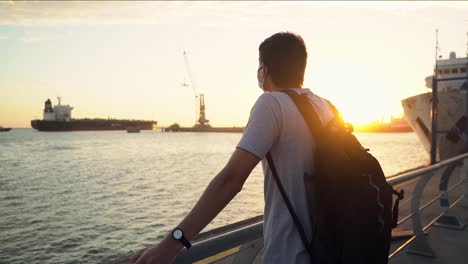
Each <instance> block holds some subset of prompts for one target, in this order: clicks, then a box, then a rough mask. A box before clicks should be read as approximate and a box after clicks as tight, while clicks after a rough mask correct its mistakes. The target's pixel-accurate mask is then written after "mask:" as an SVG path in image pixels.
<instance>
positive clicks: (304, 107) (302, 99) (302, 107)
mask: <svg viewBox="0 0 468 264" xmlns="http://www.w3.org/2000/svg"><path fill="white" fill-rule="evenodd" d="M281 92H283V93H285V94H287V95H288V96H289V97H290V98H291V100H292V101H293V102H294V104H295V105H296V107H297V109H298V110H299V112H300V114H301V116H302V117H303V118H304V120H305V121H306V124H307V126H308V128H309V130H310V132H311V133H312V135H313V136H314V137H315V138H317V137H321V134H322V133H323V131H324V128H323V126H322V122H321V121H320V118H319V115H318V114H317V112H316V111H315V109H314V107H313V106H312V105H311V104H310V101H309V98H308V97H307V95H306V94H301V95H299V94H297V93H296V92H294V91H292V90H289V89H283V90H281ZM266 159H267V162H268V165H269V166H270V169H271V172H272V174H273V177H274V179H275V182H276V185H278V189H279V191H280V193H281V196H282V197H283V200H284V203H285V204H286V207H287V208H288V211H289V214H290V215H291V217H292V219H293V222H294V225H295V226H296V228H297V231H298V232H299V235H300V237H301V240H302V243H303V244H304V247H305V248H306V250H307V252H308V253H309V254H310V255H311V256H313V252H312V250H311V247H310V243H309V242H308V241H307V236H306V234H305V231H304V227H303V226H302V224H301V222H300V221H299V218H298V217H297V214H296V212H295V211H294V208H293V207H292V204H291V202H290V201H289V199H288V196H287V195H286V192H285V191H284V188H283V185H282V184H281V181H280V178H279V176H278V172H277V170H276V167H275V163H274V162H273V158H272V157H271V154H270V152H268V153H267V155H266Z"/></svg>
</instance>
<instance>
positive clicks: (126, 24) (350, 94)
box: [0, 1, 468, 127]
mask: <svg viewBox="0 0 468 264" xmlns="http://www.w3.org/2000/svg"><path fill="white" fill-rule="evenodd" d="M436 28H438V29H439V45H440V51H441V54H442V55H443V56H444V57H448V54H449V52H450V51H455V52H456V53H457V55H458V56H465V53H466V45H467V31H468V3H467V2H443V3H442V2H329V3H327V2H250V1H246V2H234V1H229V2H165V1H163V2H65V1H64V2H62V1H54V2H0V99H1V104H0V125H1V126H10V127H30V120H32V119H35V118H42V109H43V107H44V101H45V100H46V99H47V98H50V99H51V100H52V101H53V103H54V104H55V103H57V99H56V97H57V96H61V97H62V103H63V104H70V105H71V106H73V107H74V110H73V112H72V115H73V117H74V118H84V117H90V118H94V117H103V118H107V117H112V118H133V119H153V120H157V121H158V122H159V124H160V125H162V126H166V125H170V124H172V123H174V122H178V123H179V124H182V125H184V126H191V125H193V124H194V119H195V98H194V93H193V91H192V89H191V88H190V87H183V86H181V85H180V84H181V83H182V82H183V81H184V78H186V79H187V81H189V80H188V76H187V73H186V70H185V66H184V59H183V55H182V54H183V51H184V50H187V53H188V60H189V64H190V68H191V70H192V75H193V78H194V80H192V82H193V83H194V84H195V88H196V89H197V90H198V91H199V92H203V93H204V94H205V103H206V111H207V118H208V119H210V121H211V124H212V125H215V126H244V125H245V124H246V122H247V118H248V115H249V112H250V109H251V107H252V106H253V104H254V102H255V100H256V98H257V97H258V96H259V95H260V94H261V93H262V91H261V90H260V89H259V88H258V86H257V79H256V72H257V67H258V45H259V44H260V42H261V41H263V40H264V39H265V38H267V37H268V36H270V35H272V34H273V33H276V32H279V31H292V32H295V33H298V34H300V35H301V36H302V37H303V38H304V40H305V42H306V44H307V48H308V52H309V58H308V65H307V69H306V76H305V87H308V88H311V89H312V91H314V92H315V93H317V94H319V95H321V96H323V97H325V98H328V99H331V100H332V101H333V102H334V103H335V104H336V105H337V106H338V108H339V109H340V110H341V111H342V112H343V114H344V116H345V118H346V119H347V120H348V121H351V122H354V123H357V122H367V121H371V120H373V119H379V118H380V117H382V116H383V115H398V114H400V113H401V111H402V109H401V106H400V105H401V104H400V100H401V99H403V98H406V97H408V96H412V95H416V94H418V93H421V92H426V91H428V90H426V89H425V87H424V78H425V77H426V76H428V75H430V74H431V72H432V68H433V64H434V56H435V55H434V51H435V30H436Z"/></svg>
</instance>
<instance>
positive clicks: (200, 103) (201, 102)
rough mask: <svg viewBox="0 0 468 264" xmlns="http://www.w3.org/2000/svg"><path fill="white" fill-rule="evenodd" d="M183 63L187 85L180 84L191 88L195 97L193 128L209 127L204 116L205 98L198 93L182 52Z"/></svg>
mask: <svg viewBox="0 0 468 264" xmlns="http://www.w3.org/2000/svg"><path fill="white" fill-rule="evenodd" d="M184 62H185V70H186V71H187V75H188V78H189V83H190V84H187V83H186V82H185V79H184V82H183V83H182V86H191V87H192V90H193V94H194V96H195V127H200V126H201V127H206V126H210V125H209V122H210V120H208V119H206V116H205V96H204V94H203V93H199V92H198V90H197V88H196V85H195V81H194V79H193V76H192V71H191V70H190V65H189V62H188V57H187V52H186V51H184Z"/></svg>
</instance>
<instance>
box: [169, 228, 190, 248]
mask: <svg viewBox="0 0 468 264" xmlns="http://www.w3.org/2000/svg"><path fill="white" fill-rule="evenodd" d="M172 238H174V239H175V240H177V241H179V242H180V243H182V245H183V246H184V247H185V248H186V249H189V248H190V247H191V246H192V244H190V242H189V241H188V240H187V239H186V238H185V236H184V231H183V230H182V229H180V228H178V227H176V228H175V229H174V230H172Z"/></svg>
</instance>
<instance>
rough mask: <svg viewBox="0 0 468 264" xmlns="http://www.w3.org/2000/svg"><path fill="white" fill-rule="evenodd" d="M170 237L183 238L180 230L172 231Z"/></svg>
mask: <svg viewBox="0 0 468 264" xmlns="http://www.w3.org/2000/svg"><path fill="white" fill-rule="evenodd" d="M172 236H173V237H174V238H175V239H181V238H182V236H183V233H182V230H179V229H176V230H174V232H172Z"/></svg>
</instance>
